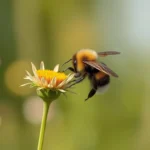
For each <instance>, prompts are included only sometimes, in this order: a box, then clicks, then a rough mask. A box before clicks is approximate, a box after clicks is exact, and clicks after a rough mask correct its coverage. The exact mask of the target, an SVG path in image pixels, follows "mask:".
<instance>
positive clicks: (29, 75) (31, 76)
mask: <svg viewBox="0 0 150 150" xmlns="http://www.w3.org/2000/svg"><path fill="white" fill-rule="evenodd" d="M26 73H27V75H28V76H29V77H30V78H31V79H32V78H33V77H32V75H31V74H30V73H29V72H28V71H27V70H26Z"/></svg>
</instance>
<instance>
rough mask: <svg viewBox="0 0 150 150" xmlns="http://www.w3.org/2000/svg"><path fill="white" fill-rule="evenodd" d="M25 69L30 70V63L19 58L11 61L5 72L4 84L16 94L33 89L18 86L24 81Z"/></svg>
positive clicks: (23, 94) (22, 94) (24, 93)
mask: <svg viewBox="0 0 150 150" xmlns="http://www.w3.org/2000/svg"><path fill="white" fill-rule="evenodd" d="M25 70H31V66H30V63H29V61H23V60H20V61H15V62H13V63H11V64H10V66H8V68H7V70H6V72H5V84H6V86H7V87H8V89H9V90H10V91H11V92H13V93H15V94H16V95H20V96H25V95H28V94H29V93H31V92H32V90H33V89H30V88H28V87H20V85H21V84H23V83H24V79H23V78H24V77H25Z"/></svg>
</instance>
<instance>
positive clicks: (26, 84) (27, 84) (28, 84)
mask: <svg viewBox="0 0 150 150" xmlns="http://www.w3.org/2000/svg"><path fill="white" fill-rule="evenodd" d="M30 84H31V83H25V84H22V85H20V86H26V85H30Z"/></svg>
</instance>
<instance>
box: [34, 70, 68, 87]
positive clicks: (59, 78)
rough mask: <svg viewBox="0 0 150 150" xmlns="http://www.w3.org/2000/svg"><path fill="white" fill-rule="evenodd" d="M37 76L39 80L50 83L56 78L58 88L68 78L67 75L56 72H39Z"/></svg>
mask: <svg viewBox="0 0 150 150" xmlns="http://www.w3.org/2000/svg"><path fill="white" fill-rule="evenodd" d="M37 75H38V76H39V78H40V79H41V78H43V77H44V79H45V80H46V81H47V82H48V83H50V81H51V80H52V79H53V78H54V77H55V78H56V86H57V85H59V84H60V83H61V82H62V81H64V80H65V79H66V78H67V75H66V74H64V73H61V72H55V71H52V70H37Z"/></svg>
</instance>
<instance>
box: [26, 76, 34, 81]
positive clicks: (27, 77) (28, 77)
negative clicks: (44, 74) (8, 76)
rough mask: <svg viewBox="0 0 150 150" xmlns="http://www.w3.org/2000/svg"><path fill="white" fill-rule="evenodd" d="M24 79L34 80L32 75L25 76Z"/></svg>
mask: <svg viewBox="0 0 150 150" xmlns="http://www.w3.org/2000/svg"><path fill="white" fill-rule="evenodd" d="M24 79H26V80H30V81H33V78H32V79H31V78H30V76H25V77H24Z"/></svg>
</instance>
